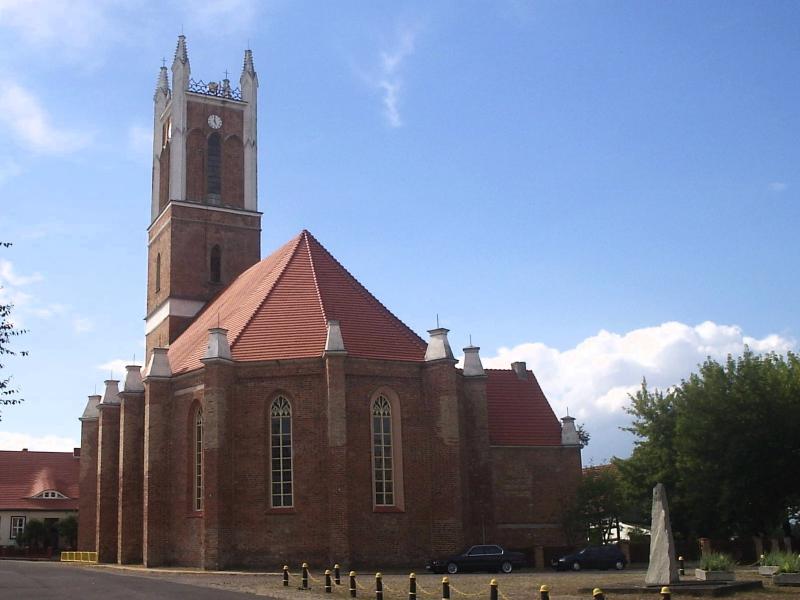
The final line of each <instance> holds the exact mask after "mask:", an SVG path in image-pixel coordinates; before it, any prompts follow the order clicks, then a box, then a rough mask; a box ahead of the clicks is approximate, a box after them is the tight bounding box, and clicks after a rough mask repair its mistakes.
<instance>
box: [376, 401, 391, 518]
mask: <svg viewBox="0 0 800 600" xmlns="http://www.w3.org/2000/svg"><path fill="white" fill-rule="evenodd" d="M372 473H373V482H374V486H375V487H374V490H375V505H376V506H393V505H394V503H395V502H394V455H393V449H392V405H391V403H390V402H389V399H388V398H387V397H386V396H383V395H379V396H378V397H377V398H376V399H375V401H374V402H373V403H372Z"/></svg>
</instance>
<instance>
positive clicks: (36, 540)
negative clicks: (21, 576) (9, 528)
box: [17, 519, 47, 551]
mask: <svg viewBox="0 0 800 600" xmlns="http://www.w3.org/2000/svg"><path fill="white" fill-rule="evenodd" d="M46 543H47V528H46V527H45V525H44V523H43V522H42V521H40V520H38V519H31V520H29V521H28V522H27V523H25V529H23V530H22V535H20V536H17V544H19V545H20V546H28V547H30V548H31V549H32V550H34V551H38V550H40V549H41V548H43V547H44V545H45V544H46Z"/></svg>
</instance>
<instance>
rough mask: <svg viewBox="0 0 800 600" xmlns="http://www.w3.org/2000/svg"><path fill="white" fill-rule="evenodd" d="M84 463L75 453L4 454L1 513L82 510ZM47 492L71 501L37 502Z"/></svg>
mask: <svg viewBox="0 0 800 600" xmlns="http://www.w3.org/2000/svg"><path fill="white" fill-rule="evenodd" d="M79 469H80V460H79V459H78V458H75V456H74V455H73V453H72V452H29V451H27V450H24V451H20V452H16V451H10V450H1V451H0V510H42V509H53V510H78V497H79V490H78V473H79ZM47 490H55V491H57V492H61V493H62V494H64V495H65V496H67V497H68V499H66V500H65V499H41V498H33V496H36V495H37V494H40V493H41V492H44V491H47Z"/></svg>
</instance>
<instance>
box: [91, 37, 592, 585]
mask: <svg viewBox="0 0 800 600" xmlns="http://www.w3.org/2000/svg"><path fill="white" fill-rule="evenodd" d="M171 71H172V77H171V85H170V78H168V73H167V68H166V67H162V68H161V71H160V73H159V77H158V84H157V87H156V91H155V98H154V103H155V115H154V128H153V187H152V205H151V209H150V211H151V223H150V226H149V228H148V236H149V237H148V277H147V317H146V326H145V330H146V344H147V357H148V360H147V365H146V367H145V368H144V370H142V369H141V368H140V366H138V365H132V366H129V367H127V373H126V376H125V381H124V383H123V385H122V389H121V390H120V389H119V384H118V382H117V381H114V380H109V381H106V382H105V383H106V386H105V393H104V394H103V395H102V397H101V396H99V395H95V396H90V397H89V401H88V403H87V406H86V410H85V411H84V413H83V415H82V416H81V418H80V421H81V458H80V511H79V515H80V528H79V547H80V549H81V550H96V551H97V552H98V554H99V560H100V562H119V563H144V564H145V565H148V566H158V565H190V566H196V567H202V568H206V569H223V568H227V567H231V566H260V567H266V566H271V567H275V566H276V565H281V564H283V563H284V562H291V564H296V563H298V562H299V561H308V562H310V563H312V564H313V563H316V564H318V565H330V564H332V563H333V562H338V563H341V564H342V565H344V566H349V565H358V564H365V563H374V562H375V561H376V560H377V561H379V562H380V563H381V564H386V565H389V564H397V565H419V564H420V563H422V562H423V561H424V560H425V559H426V558H429V557H431V556H434V555H440V554H446V553H451V552H454V551H458V550H461V549H462V548H463V547H464V546H466V545H470V544H475V543H481V542H483V541H485V542H488V543H500V544H505V545H506V546H507V547H508V548H512V549H525V550H528V551H531V552H533V551H534V549H535V548H537V547H538V548H542V547H543V546H551V545H559V544H562V543H563V542H564V537H563V531H562V528H561V511H562V509H563V506H564V504H565V502H566V501H567V499H568V498H570V497H571V495H572V493H573V491H574V489H575V486H576V485H577V483H578V481H579V479H580V477H581V455H580V446H579V440H578V436H577V433H576V430H575V425H574V419H572V418H570V417H564V418H562V419H561V422H559V419H558V418H557V417H556V415H555V414H554V412H553V410H552V408H551V407H550V405H549V403H548V401H547V399H546V398H545V396H544V394H543V393H542V390H541V389H540V387H539V384H538V382H537V381H536V377H535V376H534V374H533V373H532V372H531V371H530V370H528V369H527V368H526V365H525V363H513V364H511V365H510V368H509V369H508V370H491V369H484V368H483V367H482V365H481V360H480V356H479V348H478V347H475V346H469V347H467V348H464V359H463V366H462V367H457V366H456V365H457V360H456V359H455V358H454V354H453V351H452V349H451V347H450V344H449V342H448V339H447V333H448V330H447V329H444V328H436V329H432V330H430V331H429V332H428V338H427V340H425V339H423V338H421V337H419V336H418V335H417V334H416V333H415V332H414V331H412V330H411V329H409V328H408V327H407V326H406V325H405V324H404V323H403V322H402V321H401V320H400V319H399V318H397V317H396V316H395V315H394V314H392V313H391V312H390V311H389V310H388V309H387V308H386V307H385V306H384V305H383V304H381V303H380V302H379V301H378V300H377V299H376V298H375V297H374V296H372V295H371V294H370V293H369V291H367V290H366V289H365V288H364V286H362V285H361V284H360V283H359V282H358V280H357V279H356V278H355V277H354V276H353V275H351V274H350V273H349V272H348V271H347V270H346V269H345V268H344V267H343V266H342V265H341V264H339V262H337V260H336V259H335V258H334V256H333V255H332V254H331V253H330V252H329V251H328V250H327V249H326V248H325V247H323V245H322V244H321V243H320V242H319V241H317V240H316V239H315V238H314V236H312V235H311V234H310V233H309V232H308V231H302V232H301V233H300V234H299V235H297V236H296V237H294V238H293V239H291V240H289V241H288V242H286V243H285V244H284V245H283V246H281V247H280V248H278V249H277V250H276V251H274V252H273V253H272V254H270V255H269V256H268V257H266V258H264V259H262V258H261V245H260V240H261V213H260V212H258V194H257V183H258V181H257V164H256V150H257V127H256V117H257V91H258V78H257V76H256V71H255V68H254V65H253V57H252V53H251V52H250V50H247V51H246V52H245V54H244V67H243V69H242V73H241V77H240V79H239V86H238V87H232V84H231V82H230V81H229V80H228V79H224V80H223V81H221V82H210V83H206V82H204V81H202V80H199V79H194V78H192V77H191V75H190V68H189V57H188V53H187V48H186V40H185V38H184V37H183V36H180V37H179V39H178V45H177V49H176V52H175V58H174V61H173V63H172V68H171ZM536 554H537V556H541V551H539V552H537V553H536ZM540 566H541V565H540Z"/></svg>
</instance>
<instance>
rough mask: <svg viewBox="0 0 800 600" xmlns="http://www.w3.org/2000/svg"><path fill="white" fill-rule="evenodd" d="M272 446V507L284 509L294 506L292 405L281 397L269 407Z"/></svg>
mask: <svg viewBox="0 0 800 600" xmlns="http://www.w3.org/2000/svg"><path fill="white" fill-rule="evenodd" d="M270 431H271V436H270V437H271V445H272V477H271V483H272V506H273V508H285V507H291V506H293V505H294V498H293V494H292V405H291V404H290V403H289V400H287V399H286V398H285V397H283V396H278V397H277V398H275V400H273V401H272V405H271V407H270Z"/></svg>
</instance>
